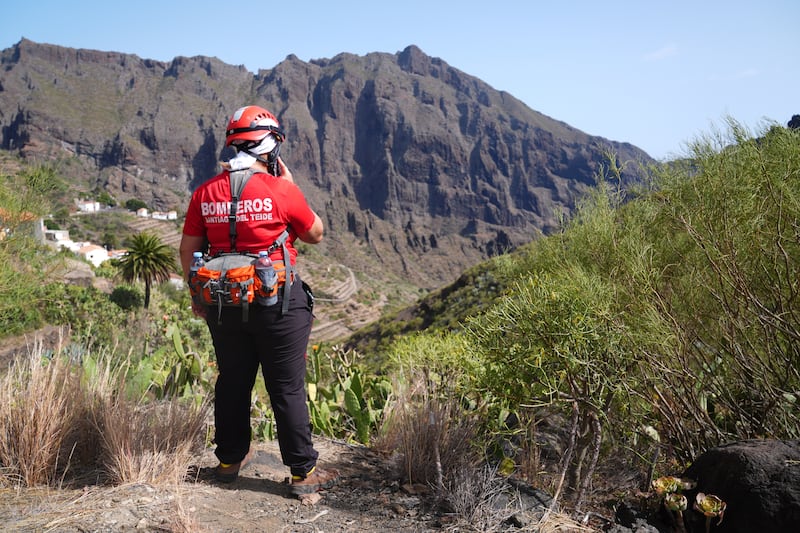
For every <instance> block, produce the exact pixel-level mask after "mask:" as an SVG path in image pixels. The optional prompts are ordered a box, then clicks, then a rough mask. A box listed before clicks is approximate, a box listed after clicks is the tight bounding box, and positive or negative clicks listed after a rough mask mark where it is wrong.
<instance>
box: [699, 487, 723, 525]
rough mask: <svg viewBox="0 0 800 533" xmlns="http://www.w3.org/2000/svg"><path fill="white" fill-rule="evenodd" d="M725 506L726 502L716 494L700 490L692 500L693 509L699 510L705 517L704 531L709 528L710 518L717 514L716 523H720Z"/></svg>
mask: <svg viewBox="0 0 800 533" xmlns="http://www.w3.org/2000/svg"><path fill="white" fill-rule="evenodd" d="M726 507H727V504H726V503H725V502H724V501H722V500H721V499H719V497H718V496H714V495H713V494H704V493H702V492H698V493H697V497H696V498H695V500H694V510H695V511H700V512H701V513H703V515H704V516H705V517H706V533H708V531H709V530H710V529H711V519H712V518H714V517H717V516H718V517H719V521H717V525H720V524H721V523H722V516H723V515H724V514H725V508H726Z"/></svg>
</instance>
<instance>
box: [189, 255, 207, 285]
mask: <svg viewBox="0 0 800 533" xmlns="http://www.w3.org/2000/svg"><path fill="white" fill-rule="evenodd" d="M205 264H206V261H205V259H203V252H195V253H193V254H192V264H191V265H190V266H189V279H190V280H191V279H192V276H194V275H195V274H196V273H197V271H198V270H200V267H202V266H203V265H205Z"/></svg>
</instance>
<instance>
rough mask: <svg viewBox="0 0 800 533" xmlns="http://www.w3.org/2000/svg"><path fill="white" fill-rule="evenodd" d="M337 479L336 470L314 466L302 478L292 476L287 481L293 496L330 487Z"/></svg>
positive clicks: (337, 473)
mask: <svg viewBox="0 0 800 533" xmlns="http://www.w3.org/2000/svg"><path fill="white" fill-rule="evenodd" d="M337 479H339V472H338V471H337V470H333V469H330V470H323V469H322V468H318V467H314V468H313V469H312V470H311V472H309V473H308V474H306V477H304V478H302V477H300V476H292V477H291V479H290V481H289V492H291V493H292V494H293V495H295V496H300V495H301V494H312V493H314V492H317V491H318V490H322V489H329V488H331V487H332V486H333V484H334V483H336V480H337Z"/></svg>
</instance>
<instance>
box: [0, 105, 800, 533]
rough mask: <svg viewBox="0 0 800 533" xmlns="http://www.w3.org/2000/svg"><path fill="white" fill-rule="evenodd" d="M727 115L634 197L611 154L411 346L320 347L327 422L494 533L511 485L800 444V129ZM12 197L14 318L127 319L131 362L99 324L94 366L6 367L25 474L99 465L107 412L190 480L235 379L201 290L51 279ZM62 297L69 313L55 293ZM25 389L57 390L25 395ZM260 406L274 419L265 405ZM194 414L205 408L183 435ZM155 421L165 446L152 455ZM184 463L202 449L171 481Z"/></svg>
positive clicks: (59, 357) (558, 486)
mask: <svg viewBox="0 0 800 533" xmlns="http://www.w3.org/2000/svg"><path fill="white" fill-rule="evenodd" d="M727 126H728V129H727V131H726V132H725V133H716V134H714V135H712V136H709V137H705V138H701V139H698V140H697V141H696V142H694V143H693V144H692V145H691V153H690V154H689V155H688V157H687V158H686V159H685V160H682V161H675V162H672V163H670V164H668V165H663V166H657V167H654V168H652V169H651V175H650V181H649V182H647V183H642V184H640V185H639V187H637V188H636V189H628V190H625V189H622V188H621V187H619V186H618V182H617V180H616V177H617V172H618V170H619V169H618V168H616V167H615V166H614V165H613V164H611V165H610V166H609V168H607V169H606V171H605V173H604V175H603V176H602V178H603V179H602V181H601V185H600V186H599V187H598V188H597V189H596V190H595V191H594V192H593V194H591V195H590V196H588V197H587V198H586V199H585V201H584V203H583V204H582V205H581V206H580V207H579V209H578V210H577V211H576V213H575V214H574V216H573V217H572V218H571V220H569V221H567V222H565V224H564V226H563V228H562V229H561V231H559V232H558V233H557V234H554V235H552V236H549V237H546V238H542V239H540V240H538V241H536V242H533V243H531V244H529V245H527V246H525V247H523V248H521V249H519V250H517V251H515V252H514V253H511V254H507V255H504V256H501V257H498V258H495V259H493V260H492V261H488V262H486V263H484V264H482V265H480V266H477V267H475V268H473V269H471V270H470V271H468V272H467V273H465V274H464V276H462V278H461V280H459V282H458V283H456V284H454V285H453V286H452V287H448V288H447V289H443V290H441V291H439V292H438V293H437V294H435V295H429V296H428V297H426V298H425V299H424V300H423V301H422V303H420V305H419V307H418V308H417V310H422V311H424V312H420V313H419V314H414V313H410V312H407V313H403V312H401V313H398V314H397V315H396V316H394V317H392V318H391V319H387V320H385V321H384V322H382V324H381V325H380V326H376V327H374V328H371V329H370V331H371V332H379V334H380V335H382V336H385V337H386V338H387V339H389V340H390V342H386V343H378V342H377V341H370V336H369V335H363V336H362V337H361V341H360V342H361V343H360V344H356V343H353V345H352V346H348V347H346V348H342V347H338V346H337V347H329V346H324V345H323V346H317V347H314V348H313V350H312V352H311V353H310V354H309V355H310V358H309V363H310V367H309V372H310V375H309V384H310V386H309V400H310V405H311V407H312V416H313V418H314V425H315V428H316V429H317V430H318V431H321V432H324V433H325V434H328V435H335V436H336V437H337V438H341V439H345V440H347V441H350V442H369V443H371V445H372V446H374V447H375V448H376V449H381V450H385V451H387V452H392V453H394V454H395V456H396V457H397V459H398V462H399V465H400V470H401V472H402V475H403V479H404V481H407V482H409V483H422V484H426V485H429V486H432V487H434V489H435V491H436V493H437V496H438V497H439V498H440V499H441V500H442V501H449V505H450V508H451V509H455V510H456V511H457V512H458V513H459V517H460V520H461V521H462V522H459V524H460V525H463V524H466V523H468V522H469V521H472V522H473V523H474V524H479V523H480V524H484V527H485V529H484V530H489V529H490V526H489V525H486V524H491V523H492V521H493V520H494V518H492V516H494V515H492V514H491V511H490V509H489V508H490V507H492V506H494V505H496V504H497V502H498V500H497V497H499V492H498V488H497V485H496V484H495V482H496V481H497V480H498V479H500V480H501V479H502V476H509V477H512V478H514V479H517V480H521V481H524V482H527V483H533V484H536V485H537V486H539V487H541V488H543V489H545V490H546V491H548V492H549V493H551V494H553V496H554V501H555V502H559V503H560V504H562V505H567V506H568V507H569V508H570V509H572V510H579V509H585V508H587V507H588V506H589V505H591V499H592V496H593V490H595V482H596V481H597V476H596V475H595V474H596V472H597V471H598V470H599V469H601V468H603V464H604V463H605V462H607V461H615V460H616V461H620V460H624V461H625V462H626V463H627V464H628V465H629V466H630V467H631V468H632V469H633V470H634V473H633V475H632V477H630V478H629V479H628V480H627V481H626V483H627V485H624V486H617V487H616V489H617V490H618V491H626V490H628V491H633V490H636V489H639V490H649V489H650V488H651V486H650V483H649V481H650V480H651V479H652V478H653V477H654V476H659V475H663V474H668V473H672V472H674V471H675V470H676V467H680V466H681V465H686V464H687V463H688V462H689V461H691V460H692V458H694V457H696V456H697V455H698V454H699V453H700V452H701V451H703V450H706V449H708V448H710V447H712V446H715V445H717V444H719V443H721V442H724V441H727V440H734V439H741V438H764V437H766V438H781V439H796V438H800V433H798V431H800V430H798V428H800V414H798V410H797V403H798V402H800V370H798V369H799V368H800V365H798V361H800V342H798V341H800V320H799V319H798V317H800V311H799V310H798V308H797V296H798V292H799V291H800V286H798V283H799V282H798V280H800V238H798V235H799V234H800V231H798V221H800V136H799V135H800V133H799V132H798V131H797V130H793V129H787V128H782V127H770V128H768V129H766V130H765V131H763V132H761V134H760V135H759V136H757V137H756V136H752V135H750V134H749V132H747V131H745V130H744V129H743V128H741V126H739V125H738V124H737V123H736V122H735V121H732V120H731V121H730V122H729V123H728V125H727ZM11 196H12V195H8V194H6V195H5V196H0V198H2V199H3V200H4V201H7V202H8V203H9V205H8V207H6V206H4V208H6V209H9V210H10V212H12V213H16V217H17V218H16V219H15V218H14V217H13V216H12V217H10V218H9V220H19V222H20V224H19V225H15V226H13V231H12V232H11V233H10V234H9V236H8V237H7V238H6V239H5V240H3V241H0V263H2V264H1V265H0V266H3V267H6V266H7V267H8V269H6V268H0V272H2V284H0V288H1V289H2V291H0V318H2V321H3V325H4V326H5V327H7V328H8V329H10V330H11V331H14V328H15V327H17V328H27V329H30V328H32V327H35V326H38V325H40V324H43V323H45V322H46V321H49V322H52V323H70V324H72V326H73V327H74V328H75V331H76V332H79V333H78V334H77V338H78V339H86V338H88V337H89V336H90V334H89V332H98V333H102V332H103V331H104V328H103V325H102V324H101V323H100V321H99V320H98V319H97V318H96V317H98V316H103V317H104V318H103V320H104V321H105V320H108V318H107V317H108V316H110V317H112V318H111V320H113V322H114V326H116V331H115V333H116V334H117V335H118V336H120V337H121V339H122V340H121V341H117V344H116V346H118V349H117V350H116V351H111V352H105V351H104V350H106V349H108V347H110V346H113V345H114V343H112V342H111V340H110V337H103V336H102V335H101V338H102V339H103V342H102V343H95V344H92V345H91V348H90V349H87V351H85V352H81V353H80V356H79V357H75V356H69V354H68V353H62V354H43V353H39V354H38V355H37V358H36V359H31V360H29V361H28V362H27V363H26V362H24V361H23V362H22V363H20V364H19V366H15V367H14V368H13V369H12V370H11V371H9V372H8V374H7V375H6V376H5V377H4V378H3V382H2V388H0V394H2V395H3V398H2V399H0V400H2V401H0V406H1V407H0V409H5V410H6V411H5V412H3V413H0V414H2V415H3V417H2V418H0V424H5V425H4V426H2V427H1V428H0V429H2V434H0V438H2V441H3V443H4V444H3V446H4V447H3V448H2V449H1V450H0V468H2V471H1V472H2V475H3V479H4V480H5V483H6V484H29V485H35V484H50V485H52V484H54V483H57V482H60V480H63V479H65V477H64V475H65V473H66V472H68V471H69V470H70V469H71V468H72V469H74V468H75V467H76V465H78V464H82V463H81V449H82V445H78V443H77V441H76V440H75V439H76V435H75V434H74V432H73V431H71V430H69V428H72V429H74V428H77V427H81V428H85V427H88V426H86V424H87V422H91V423H92V425H91V428H93V429H91V431H89V433H87V434H88V435H90V438H92V439H95V441H96V442H97V443H99V444H100V445H101V446H102V447H103V450H104V453H105V454H106V455H105V456H104V457H105V458H104V460H103V463H102V465H100V466H99V468H102V469H103V472H105V473H106V475H107V476H108V478H109V479H110V480H113V481H114V482H116V483H119V482H121V481H122V480H125V479H143V478H145V477H147V476H148V475H149V476H153V477H152V479H167V480H170V481H169V482H170V483H173V482H176V481H177V480H178V479H179V478H180V476H179V475H178V473H179V471H180V469H184V470H183V471H184V472H185V468H186V467H187V463H186V461H185V458H186V457H187V456H189V455H191V453H192V450H193V446H195V445H196V444H197V443H198V442H200V443H201V444H202V442H201V441H202V439H200V438H201V436H202V435H201V434H202V427H203V425H202V423H200V419H199V418H198V417H199V416H200V414H199V413H202V409H204V407H203V405H204V404H203V403H202V402H200V401H198V399H199V398H200V397H201V396H204V395H206V394H207V393H208V392H209V390H210V386H211V383H212V382H213V372H214V368H213V364H212V357H211V355H210V354H211V348H210V344H209V342H208V339H207V337H206V336H205V333H204V325H203V324H202V323H201V322H199V321H196V320H193V319H192V318H191V317H190V316H189V313H188V311H187V309H186V308H187V305H186V303H187V302H186V300H185V299H184V300H182V298H185V295H181V294H174V293H170V292H169V291H166V290H165V291H162V290H160V289H157V288H156V289H155V290H154V293H153V309H149V310H148V309H138V308H137V307H136V306H131V307H130V308H129V310H128V311H123V310H122V309H120V308H119V307H118V306H117V305H113V304H112V303H111V301H110V300H109V299H108V298H107V297H106V298H105V300H103V298H100V297H99V296H98V295H97V294H96V293H94V292H91V291H89V290H82V289H81V290H78V289H75V290H74V292H73V290H72V289H64V288H63V285H61V287H62V288H61V289H57V288H56V287H52V286H49V285H47V284H46V283H41V281H42V280H43V279H45V275H46V272H48V270H49V269H52V268H56V266H57V263H53V262H50V261H44V260H42V259H40V258H38V256H37V255H36V254H35V253H32V252H31V248H32V244H31V242H32V241H30V240H26V239H27V238H26V237H23V232H22V231H21V230H20V229H19V228H21V227H22V220H21V219H22V218H24V217H21V215H20V209H21V206H20V205H19V204H14V203H13V202H11V199H10V197H11ZM7 197H8V198H7ZM26 209H28V208H26ZM19 279H23V280H25V281H26V282H27V284H28V286H37V284H38V285H39V286H41V287H42V289H41V291H33V294H34V295H36V297H37V298H38V300H37V302H39V305H38V306H33V308H31V306H28V305H19V302H21V301H25V299H26V298H30V295H31V292H30V291H22V290H19V289H17V288H16V284H17V283H18V280H19ZM48 291H49V292H48ZM54 294H55V295H57V296H58V298H57V300H60V301H61V302H63V303H55V304H50V305H45V302H46V301H49V300H48V299H49V297H51V296H52V295H54ZM101 302H102V303H101ZM106 305H108V306H109V307H105V306H106ZM106 313H110V314H106ZM93 317H95V318H94V319H93ZM156 317H161V318H156ZM15 324H16V326H15ZM22 330H25V329H22ZM17 331H20V330H19V329H18V330H17ZM412 331H413V333H411V332H412ZM356 339H358V337H356ZM106 343H107V344H106ZM84 346H89V345H84ZM353 346H358V347H357V348H354V347H353ZM120 349H121V351H120ZM104 353H113V354H115V357H117V358H118V359H119V360H115V361H112V359H103V358H102V357H101V356H100V355H98V354H104ZM45 356H46V357H45ZM362 357H363V360H364V361H366V362H368V363H369V364H368V365H367V364H361V362H360V361H361V360H362V359H361V358H362ZM99 360H102V361H104V362H102V363H101V362H98V361H99ZM43 363H46V364H43ZM26 365H27V366H26ZM75 383H80V385H79V386H75V385H74V384H75ZM25 387H28V388H25ZM30 387H38V388H37V389H36V390H30V389H29V388H30ZM19 391H23V392H22V394H24V395H26V396H33V395H38V396H42V395H45V396H47V397H48V399H50V402H51V403H48V404H45V405H37V406H31V405H27V404H23V403H21V402H19V401H18V400H16V399H15V398H17V397H18V396H15V395H16V394H19ZM78 391H79V392H78ZM259 401H260V400H259ZM172 402H175V403H172ZM254 405H255V406H256V407H258V409H259V410H260V411H261V413H262V414H265V415H266V411H267V408H268V404H267V403H266V402H262V403H261V404H258V403H255V402H254ZM178 406H180V407H178ZM37 409H44V410H45V412H41V411H38V410H37ZM174 409H189V411H188V412H189V413H192V414H191V415H188V416H184V417H183V418H181V420H183V421H184V422H185V423H186V425H185V426H182V429H179V431H177V432H175V428H174V427H171V426H174V425H175V424H176V423H177V422H176V420H177V418H176V413H177V412H178V411H176V410H174ZM181 412H185V411H181ZM22 419H26V420H28V423H27V424H26V425H25V428H22V427H20V426H16V425H14V424H16V423H17V421H19V420H22ZM54 419H55V422H54ZM2 420H6V422H2ZM123 420H124V421H125V425H124V426H121V425H119V424H122V422H121V421H123ZM261 422H263V425H262V426H261V427H260V429H259V430H258V431H256V433H257V434H260V435H271V434H272V428H271V426H270V424H269V420H268V416H265V417H262V420H261ZM51 424H56V425H55V426H53V425H51ZM61 424H64V426H62V425H61ZM23 431H30V432H31V434H30V435H28V434H23ZM45 433H46V435H47V436H48V438H47V440H46V442H45V444H46V445H44V446H38V447H36V448H37V449H35V450H34V449H33V448H34V446H32V444H31V443H32V442H38V441H37V439H42V438H43V437H42V435H44V434H45ZM155 434H158V435H159V436H160V437H162V438H163V439H164V441H165V442H166V444H165V445H164V446H163V447H158V448H154V447H152V446H150V447H148V446H147V443H152V441H153V440H154V439H153V435H155ZM23 437H24V438H23ZM198 439H200V440H198ZM654 446H656V447H658V448H659V450H660V452H661V453H660V455H656V454H654V453H652V452H653V450H652V448H653V447H654ZM129 449H138V450H140V451H138V452H135V453H137V454H138V455H136V456H135V457H134V456H125V455H124V453H125V451H126V450H129ZM166 453H177V454H179V455H180V457H179V458H178V459H177V460H175V461H174V464H175V469H174V470H170V471H160V470H159V466H158V465H163V463H164V462H165V459H164V455H163V454H166ZM654 457H658V459H654ZM23 463H26V464H24V465H23ZM68 467H69V468H68ZM466 479H470V480H473V481H474V483H468V482H466V481H465V480H466ZM674 503H675V509H677V510H678V511H680V512H683V509H684V507H683V503H682V502H674ZM678 511H676V512H678ZM465 527H466V526H465Z"/></svg>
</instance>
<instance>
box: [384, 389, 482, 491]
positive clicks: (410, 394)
mask: <svg viewBox="0 0 800 533" xmlns="http://www.w3.org/2000/svg"><path fill="white" fill-rule="evenodd" d="M395 389H396V390H400V391H401V392H399V393H398V396H397V399H396V400H395V402H394V403H393V405H392V407H391V413H390V414H389V416H387V419H388V422H387V424H386V427H385V428H384V432H383V433H384V434H383V436H382V437H381V439H380V440H379V442H376V444H375V447H376V448H378V449H381V448H382V449H384V450H386V451H393V452H397V453H398V455H399V459H400V462H401V468H402V472H403V474H404V475H405V478H406V481H407V482H408V483H422V484H426V485H432V486H435V487H436V488H437V489H443V488H444V485H445V482H446V479H447V478H449V477H450V476H451V475H452V474H453V473H454V472H459V471H461V470H463V469H464V468H467V467H471V466H474V465H476V464H478V463H480V457H479V456H478V455H477V453H476V449H475V447H474V442H475V437H476V434H477V430H476V427H477V426H476V424H475V422H474V420H473V418H472V417H471V416H469V415H468V414H467V413H466V412H464V410H463V409H462V408H461V406H460V405H459V403H458V400H457V399H456V398H454V397H453V396H449V395H447V394H446V393H443V391H441V390H440V388H439V386H438V385H436V384H435V383H433V382H432V381H431V380H428V379H426V378H424V377H422V376H420V377H418V378H417V379H416V380H414V385H413V386H411V387H407V388H405V389H403V388H401V387H396V388H395ZM403 390H405V392H402V391H403Z"/></svg>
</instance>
